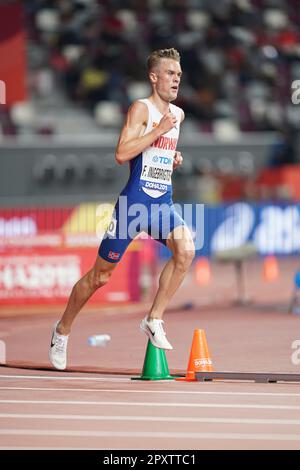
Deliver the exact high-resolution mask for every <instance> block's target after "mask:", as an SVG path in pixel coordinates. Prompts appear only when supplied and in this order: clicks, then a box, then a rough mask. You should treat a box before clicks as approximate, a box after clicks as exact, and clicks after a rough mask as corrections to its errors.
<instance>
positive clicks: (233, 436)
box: [0, 429, 300, 441]
mask: <svg viewBox="0 0 300 470" xmlns="http://www.w3.org/2000/svg"><path fill="white" fill-rule="evenodd" d="M0 435H2V436H39V437H41V436H47V437H49V436H63V437H80V438H83V437H112V438H122V437H126V438H128V437H132V438H134V439H147V438H151V439H211V440H213V439H222V440H225V439H226V440H237V439H238V440H255V441H300V434H267V433H237V432H236V433H235V432H228V433H226V432H224V433H221V432H144V431H83V430H82V431H76V430H70V431H69V430H65V431H64V430H60V429H57V430H47V431H46V430H44V429H0Z"/></svg>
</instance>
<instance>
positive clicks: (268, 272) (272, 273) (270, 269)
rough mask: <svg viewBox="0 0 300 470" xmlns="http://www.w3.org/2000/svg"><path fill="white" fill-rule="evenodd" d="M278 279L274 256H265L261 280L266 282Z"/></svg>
mask: <svg viewBox="0 0 300 470" xmlns="http://www.w3.org/2000/svg"><path fill="white" fill-rule="evenodd" d="M278 277H279V267H278V263H277V259H276V257H275V256H266V257H265V259H264V264H263V278H264V280H265V281H266V282H272V281H276V279H278Z"/></svg>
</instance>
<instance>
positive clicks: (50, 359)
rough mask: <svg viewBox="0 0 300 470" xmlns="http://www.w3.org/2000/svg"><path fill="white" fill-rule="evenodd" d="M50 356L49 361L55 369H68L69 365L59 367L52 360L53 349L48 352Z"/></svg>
mask: <svg viewBox="0 0 300 470" xmlns="http://www.w3.org/2000/svg"><path fill="white" fill-rule="evenodd" d="M48 358H49V361H50V362H51V364H52V366H53V367H54V368H55V369H57V370H66V368H67V366H65V367H60V366H59V367H58V366H56V365H55V364H54V363H53V360H52V358H51V351H49V352H48Z"/></svg>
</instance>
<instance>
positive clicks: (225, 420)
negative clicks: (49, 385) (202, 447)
mask: <svg viewBox="0 0 300 470" xmlns="http://www.w3.org/2000/svg"><path fill="white" fill-rule="evenodd" d="M1 418H3V419H50V420H60V419H62V420H64V421H67V420H71V421H72V420H74V421H77V420H78V421H142V422H146V421H149V422H163V423H217V424H272V425H273V424H274V425H275V424H279V425H289V426H290V425H297V426H298V425H299V424H300V419H273V418H272V419H256V418H197V417H189V416H187V417H185V416H178V417H173V416H109V415H66V414H38V413H0V419H1Z"/></svg>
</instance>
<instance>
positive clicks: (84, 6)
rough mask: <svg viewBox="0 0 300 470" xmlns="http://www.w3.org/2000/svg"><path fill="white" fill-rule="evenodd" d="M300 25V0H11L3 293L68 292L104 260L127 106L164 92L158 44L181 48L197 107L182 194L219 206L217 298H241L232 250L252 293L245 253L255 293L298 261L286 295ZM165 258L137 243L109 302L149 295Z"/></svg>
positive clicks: (1, 142) (206, 252) (208, 252)
mask: <svg viewBox="0 0 300 470" xmlns="http://www.w3.org/2000/svg"><path fill="white" fill-rule="evenodd" d="M299 27H300V9H299V1H298V0H218V1H215V2H213V1H209V0H144V1H138V0H74V1H71V0H56V1H55V0H54V1H47V0H25V1H22V2H16V1H2V2H1V4H0V59H1V60H0V158H1V172H0V301H1V304H2V305H3V306H5V305H6V306H7V305H11V306H15V305H24V303H26V305H28V304H29V303H31V304H41V303H46V304H49V303H54V304H55V303H63V302H64V301H65V300H66V298H67V296H68V293H69V291H70V288H71V287H72V285H73V283H74V282H75V280H76V279H77V278H78V277H79V276H80V275H81V274H82V273H83V272H84V271H85V270H87V269H88V267H89V266H90V265H91V263H92V262H93V259H94V257H95V255H96V249H97V246H98V244H99V237H101V233H103V231H104V229H105V226H106V224H107V221H108V220H109V214H110V210H111V209H110V208H111V204H112V203H113V201H114V200H115V198H116V197H117V195H118V193H119V191H120V190H121V188H122V187H123V185H124V184H125V182H126V179H127V175H128V168H127V166H126V165H123V166H120V165H117V164H116V163H115V161H114V149H115V145H116V142H117V139H118V134H119V131H120V128H121V125H122V122H123V119H124V116H125V113H126V111H127V109H128V106H129V105H130V104H131V103H132V102H133V101H134V100H136V99H138V98H140V97H145V96H147V95H148V93H149V91H150V90H149V85H148V82H147V74H146V67H145V61H146V57H147V55H148V54H149V53H150V52H151V51H152V50H154V49H158V48H169V47H175V48H176V49H178V50H179V52H180V54H181V64H182V68H183V71H184V75H183V80H182V85H181V91H180V94H179V98H178V100H177V104H178V105H179V106H181V107H182V108H183V109H184V111H185V113H186V120H185V123H184V125H183V126H182V133H181V138H180V141H179V144H180V145H179V149H180V150H181V151H182V153H183V156H184V165H183V167H182V168H180V169H179V170H177V171H176V172H175V173H174V177H173V181H174V200H175V201H176V202H178V203H182V204H184V203H192V204H193V205H194V207H196V206H195V205H196V204H204V245H203V248H202V249H199V250H198V251H197V259H196V261H195V271H196V277H195V279H196V280H195V282H196V283H198V285H201V284H202V285H204V286H205V290H203V292H206V294H207V296H208V293H209V297H210V299H212V300H214V299H216V296H217V297H218V295H219V297H218V299H220V293H222V295H223V294H224V295H225V293H228V291H229V296H231V295H232V294H231V292H232V289H235V287H234V286H235V282H236V280H235V277H234V275H233V277H232V279H233V280H232V283H230V282H229V281H228V276H227V274H226V272H225V271H224V268H223V265H222V267H220V266H219V264H220V261H222V262H223V263H224V261H226V262H229V263H231V264H232V266H235V268H236V271H235V272H236V274H237V281H238V284H237V288H238V297H239V300H242V301H244V300H246V298H245V295H246V293H245V285H244V284H242V283H241V282H242V281H243V279H242V272H243V270H242V269H243V267H244V265H245V266H247V265H248V264H250V265H251V266H250V268H251V269H250V272H251V276H252V280H253V279H255V281H256V285H254V284H253V286H252V285H251V282H254V281H251V280H250V281H248V282H249V283H250V285H251V286H252V288H253V291H254V289H256V291H255V292H258V291H259V286H260V285H261V282H262V278H260V277H259V275H258V274H257V271H255V269H259V266H262V267H263V268H264V271H263V272H264V275H265V276H264V280H269V281H271V280H273V281H274V282H277V283H278V286H280V285H282V284H280V283H281V282H282V281H280V280H278V279H280V278H279V275H280V273H281V275H282V273H283V275H284V276H285V279H286V280H287V284H286V287H285V288H284V289H279V291H277V293H276V294H277V296H278V295H279V294H282V295H283V296H285V297H284V298H283V297H281V298H280V297H279V298H276V299H277V300H276V301H278V300H285V301H287V298H288V297H289V296H290V295H291V292H292V291H293V282H294V281H293V276H294V274H295V272H296V271H297V264H298V257H299V251H300V220H299V207H298V204H299V199H300V184H299V183H300V141H299V131H300V104H297V99H296V98H297V96H296V95H297V80H298V79H299V80H300V29H299ZM293 96H294V98H295V99H293ZM106 203H108V204H110V206H102V205H101V204H106ZM166 256H168V254H167V252H166V250H164V249H161V248H160V247H158V246H157V245H156V244H153V243H151V242H149V241H147V240H139V241H137V242H135V243H133V244H132V247H131V249H130V250H129V251H128V253H127V255H126V260H125V262H124V263H123V266H122V267H121V266H120V268H118V271H117V272H116V275H115V281H114V282H112V283H111V286H108V287H106V288H105V289H103V292H101V293H100V294H99V295H98V294H97V295H96V301H99V302H128V301H140V300H145V299H147V295H148V298H150V297H151V293H149V291H151V289H152V287H153V286H152V280H153V279H155V272H156V268H155V263H154V260H155V259H158V262H160V261H162V260H163V259H164V258H165V257H166ZM250 258H251V260H250ZM253 259H254V261H253ZM270 260H271V264H270V266H271V268H270V269H269V268H268V266H269V265H268V264H266V263H265V262H266V261H268V262H269V261H270ZM211 262H212V263H216V264H218V266H219V267H217V268H216V271H215V272H216V273H218V272H221V276H220V277H218V274H217V276H215V277H214V279H215V280H216V279H217V280H216V281H211V271H210V269H211V268H210V263H211ZM254 262H255V263H256V264H255V266H256V268H255V269H254V264H253V263H254ZM251 263H252V264H251ZM272 263H273V264H272ZM276 263H277V264H276ZM278 263H279V264H278ZM278 266H279V268H278ZM218 269H219V270H220V269H221V271H218ZM268 269H269V271H268ZM251 270H252V271H251ZM272 270H273V271H272ZM233 272H234V271H233ZM266 273H269V274H266ZM272 273H273V274H272ZM277 274H278V276H277ZM192 275H193V274H191V276H192ZM231 275H232V273H231ZM272 276H273V277H272ZM248 277H249V276H248ZM241 279H242V281H241ZM193 282H194V281H193ZM209 282H217V284H215V285H214V287H213V288H211V287H210V286H209ZM228 282H229V283H228ZM216 286H217V287H216ZM260 287H261V286H260ZM295 287H296V288H297V286H295ZM209 288H211V289H212V290H211V291H209ZM222 289H223V290H222ZM275 290H276V289H275ZM263 291H264V294H265V295H266V293H267V296H268V297H267V299H268V298H269V300H270V299H271V300H275V297H276V294H275V297H274V287H273V288H271V289H269V290H268V289H266V288H262V287H261V289H260V292H261V293H262V292H263ZM182 292H183V294H182V295H183V297H182V299H183V298H184V289H183V291H182ZM216 292H217V293H218V295H217V294H216ZM252 293H253V292H252ZM264 299H265V300H266V297H265V298H264ZM185 300H186V302H187V304H186V305H189V300H192V299H189V297H188V293H186V298H185ZM2 308H3V307H2Z"/></svg>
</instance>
